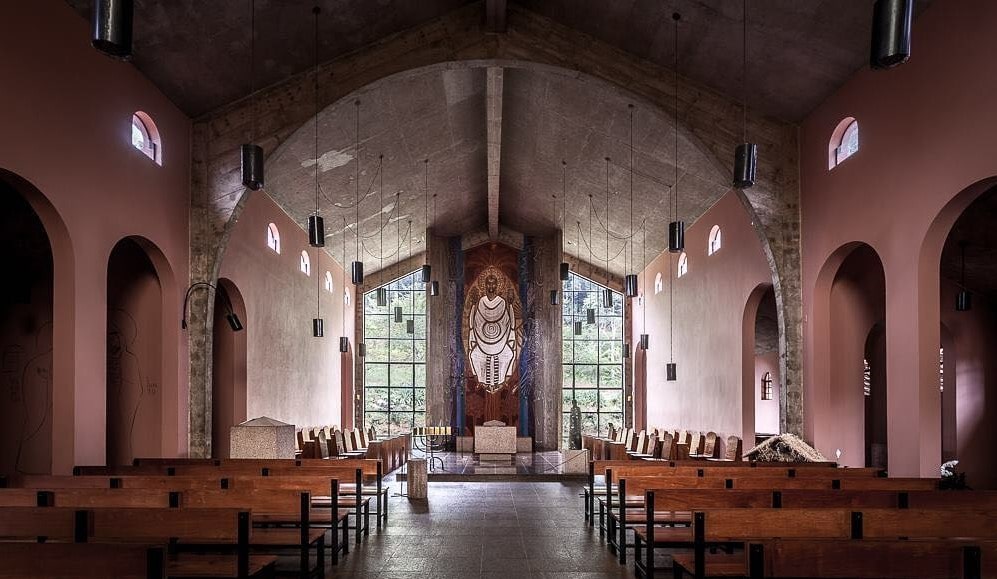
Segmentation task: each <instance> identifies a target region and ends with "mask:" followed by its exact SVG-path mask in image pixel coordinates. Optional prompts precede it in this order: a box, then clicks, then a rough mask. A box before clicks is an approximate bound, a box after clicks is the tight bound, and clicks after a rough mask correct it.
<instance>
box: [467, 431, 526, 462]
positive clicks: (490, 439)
mask: <svg viewBox="0 0 997 579" xmlns="http://www.w3.org/2000/svg"><path fill="white" fill-rule="evenodd" d="M474 452H475V454H477V455H478V460H480V461H481V462H491V463H503V464H510V463H511V462H512V457H513V455H515V454H516V427H515V426H506V425H505V423H503V422H498V421H489V422H486V423H485V424H483V425H482V426H478V427H477V428H475V429H474Z"/></svg>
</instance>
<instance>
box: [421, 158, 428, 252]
mask: <svg viewBox="0 0 997 579" xmlns="http://www.w3.org/2000/svg"><path fill="white" fill-rule="evenodd" d="M423 163H425V166H426V182H425V184H424V185H423V189H422V196H423V197H425V201H426V214H425V219H426V234H425V235H426V239H424V240H423V242H424V243H425V245H424V249H425V254H426V259H425V262H426V264H429V159H426V160H424V161H423Z"/></svg>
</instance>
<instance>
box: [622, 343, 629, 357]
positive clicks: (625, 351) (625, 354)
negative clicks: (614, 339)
mask: <svg viewBox="0 0 997 579" xmlns="http://www.w3.org/2000/svg"><path fill="white" fill-rule="evenodd" d="M623 357H624V358H629V357H630V342H623Z"/></svg>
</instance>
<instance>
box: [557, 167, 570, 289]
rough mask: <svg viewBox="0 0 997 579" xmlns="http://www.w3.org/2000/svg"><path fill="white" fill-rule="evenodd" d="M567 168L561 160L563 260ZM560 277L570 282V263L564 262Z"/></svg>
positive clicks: (562, 253)
mask: <svg viewBox="0 0 997 579" xmlns="http://www.w3.org/2000/svg"><path fill="white" fill-rule="evenodd" d="M567 168H568V163H567V161H565V160H564V159H561V259H562V260H563V259H564V218H565V210H566V209H567V207H568V205H567V198H568V197H567V193H568V189H567ZM559 269H560V272H559V273H560V276H561V281H568V273H569V272H570V271H571V266H570V265H568V262H566V261H562V262H561V265H560V268H559Z"/></svg>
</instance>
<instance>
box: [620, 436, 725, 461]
mask: <svg viewBox="0 0 997 579" xmlns="http://www.w3.org/2000/svg"><path fill="white" fill-rule="evenodd" d="M617 436H618V437H619V441H620V442H623V443H625V444H626V446H627V455H628V456H629V457H630V458H634V459H640V460H652V461H673V460H712V461H724V462H738V461H740V460H741V459H742V457H741V454H742V443H741V438H740V437H738V436H734V435H731V436H728V437H727V438H726V440H725V441H724V440H722V439H721V437H720V436H719V435H717V433H716V432H713V431H710V432H705V433H703V432H698V431H687V430H665V429H658V428H655V429H653V430H650V431H648V430H641V431H640V432H635V431H634V430H633V429H632V428H627V429H622V430H621V431H620V432H619V433H618V434H617Z"/></svg>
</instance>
